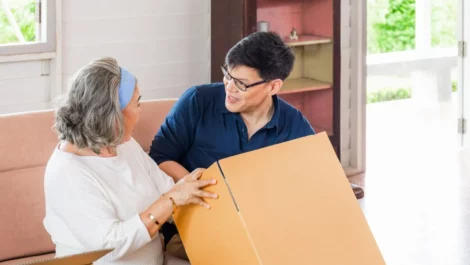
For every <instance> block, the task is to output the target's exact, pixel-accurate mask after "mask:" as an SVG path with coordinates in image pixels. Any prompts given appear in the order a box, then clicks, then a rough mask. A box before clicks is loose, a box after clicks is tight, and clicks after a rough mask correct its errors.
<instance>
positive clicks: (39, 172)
mask: <svg viewBox="0 0 470 265" xmlns="http://www.w3.org/2000/svg"><path fill="white" fill-rule="evenodd" d="M175 101H176V100H175V99H165V100H149V101H143V102H142V104H141V110H142V113H141V118H140V121H139V122H138V124H137V125H136V128H135V131H134V133H133V137H134V138H135V139H136V140H137V141H138V142H139V143H140V144H141V146H142V148H143V149H144V150H145V151H148V149H149V147H150V144H151V142H152V140H153V137H154V135H155V133H156V132H157V131H158V129H159V128H160V125H161V124H162V122H163V121H164V119H165V117H166V115H167V114H168V112H169V111H170V109H171V107H172V106H173V104H174V102H175ZM53 120H54V112H53V111H52V110H46V111H38V112H29V113H20V114H11V115H0V207H1V210H0V261H3V260H8V259H14V258H20V257H28V256H33V255H38V254H44V253H51V252H54V250H55V246H54V244H53V243H52V241H51V238H50V236H49V234H48V233H47V232H46V230H45V229H44V226H43V219H44V215H45V206H44V184H43V181H44V169H45V166H46V164H47V161H48V160H49V157H50V155H51V154H52V152H53V150H54V148H55V146H56V145H57V143H58V139H57V135H56V133H55V132H54V131H53V129H52V126H53Z"/></svg>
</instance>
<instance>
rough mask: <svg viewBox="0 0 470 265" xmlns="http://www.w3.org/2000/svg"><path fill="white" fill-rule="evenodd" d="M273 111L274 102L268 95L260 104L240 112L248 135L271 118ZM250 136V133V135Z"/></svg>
mask: <svg viewBox="0 0 470 265" xmlns="http://www.w3.org/2000/svg"><path fill="white" fill-rule="evenodd" d="M273 113H274V103H273V99H272V97H269V98H268V99H266V100H265V101H263V103H261V105H260V106H259V107H258V108H256V109H255V110H252V111H246V112H242V113H240V116H241V117H242V119H243V121H244V122H245V125H246V126H247V128H248V132H249V135H250V132H251V134H254V133H255V132H256V131H258V130H259V129H261V128H262V127H263V126H265V125H266V124H267V123H268V122H269V121H270V120H271V118H272V115H273ZM250 136H251V135H250Z"/></svg>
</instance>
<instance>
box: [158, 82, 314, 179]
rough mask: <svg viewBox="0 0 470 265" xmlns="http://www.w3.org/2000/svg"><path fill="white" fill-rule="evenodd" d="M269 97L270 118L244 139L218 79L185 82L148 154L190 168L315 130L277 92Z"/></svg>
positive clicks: (239, 120)
mask: <svg viewBox="0 0 470 265" xmlns="http://www.w3.org/2000/svg"><path fill="white" fill-rule="evenodd" d="M255 89H256V88H255ZM273 102H274V108H275V109H274V114H273V117H272V119H271V121H269V122H268V123H267V124H266V126H264V127H263V128H262V129H260V130H259V131H257V132H256V133H255V134H254V135H253V136H252V137H251V138H250V140H248V133H247V128H246V125H245V123H244V122H243V120H242V118H241V116H240V114H239V113H232V112H230V111H229V110H227V108H226V107H225V87H224V84H223V83H213V84H206V85H200V86H194V87H191V88H190V89H188V90H187V91H185V92H184V94H183V95H182V96H181V97H180V99H179V100H178V101H177V102H176V103H175V105H174V106H173V108H172V109H171V111H170V112H169V114H168V116H167V117H166V119H165V121H164V122H163V124H162V126H161V128H160V130H159V131H158V132H157V134H156V135H155V138H154V140H153V142H152V145H151V148H150V156H151V157H152V158H153V160H154V161H155V162H156V163H157V164H160V163H162V162H165V161H169V160H171V161H175V162H178V163H179V164H181V165H182V166H183V167H185V168H186V169H187V170H188V171H189V172H191V171H193V170H194V169H196V168H208V167H209V166H210V165H211V164H213V163H214V162H215V161H217V160H220V159H223V158H226V157H229V156H233V155H237V154H240V153H243V152H248V151H252V150H255V149H259V148H262V147H266V146H270V145H273V144H278V143H282V142H285V141H289V140H292V139H296V138H299V137H303V136H307V135H311V134H315V132H314V130H313V129H312V127H311V126H310V124H309V122H308V121H307V120H306V119H305V117H304V116H303V115H302V114H301V113H300V111H298V110H297V109H295V108H294V107H292V106H291V105H289V104H288V103H287V102H285V101H284V100H282V99H280V98H278V97H277V96H273Z"/></svg>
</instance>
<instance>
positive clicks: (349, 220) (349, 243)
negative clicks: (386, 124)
mask: <svg viewBox="0 0 470 265" xmlns="http://www.w3.org/2000/svg"><path fill="white" fill-rule="evenodd" d="M219 163H220V166H221V168H222V171H223V174H224V175H225V177H226V179H227V181H228V184H229V185H230V188H231V191H232V193H233V196H234V197H235V200H236V202H237V204H238V207H239V212H240V214H241V216H242V218H243V219H244V222H245V224H246V227H247V231H248V233H249V235H250V236H251V239H252V242H253V243H254V245H255V247H256V251H257V254H258V255H259V257H260V258H261V260H262V263H263V265H274V264H282V265H285V264H322V265H338V264H343V265H346V264H362V265H378V264H380V265H382V264H385V262H384V260H383V258H382V255H381V253H380V251H379V248H378V247H377V245H376V242H375V239H374V237H373V235H372V233H371V231H370V229H369V226H368V224H367V222H366V219H365V217H364V215H363V213H362V210H361V208H360V206H359V203H358V202H357V199H356V197H355V195H354V193H353V192H352V190H351V187H350V185H349V182H348V180H347V178H346V176H345V174H344V171H343V168H342V166H341V164H340V162H339V160H338V158H337V156H336V153H335V152H334V150H333V147H332V146H331V143H330V141H329V139H328V136H327V134H326V133H320V134H317V135H312V136H307V137H303V138H300V139H297V140H292V141H288V142H284V143H282V144H277V145H273V146H270V147H266V148H263V149H258V150H255V151H252V152H248V153H244V154H240V155H237V156H233V157H230V158H226V159H223V160H221V161H219ZM201 227H202V226H201Z"/></svg>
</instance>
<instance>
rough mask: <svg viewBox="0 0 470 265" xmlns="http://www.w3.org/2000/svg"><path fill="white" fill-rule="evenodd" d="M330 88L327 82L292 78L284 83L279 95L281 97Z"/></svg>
mask: <svg viewBox="0 0 470 265" xmlns="http://www.w3.org/2000/svg"><path fill="white" fill-rule="evenodd" d="M330 88H331V84H330V83H327V82H322V81H318V80H315V79H311V78H294V79H287V80H286V81H285V82H284V85H283V86H282V88H281V92H280V93H279V94H280V95H282V94H289V93H298V92H306V91H315V90H322V89H330Z"/></svg>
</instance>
